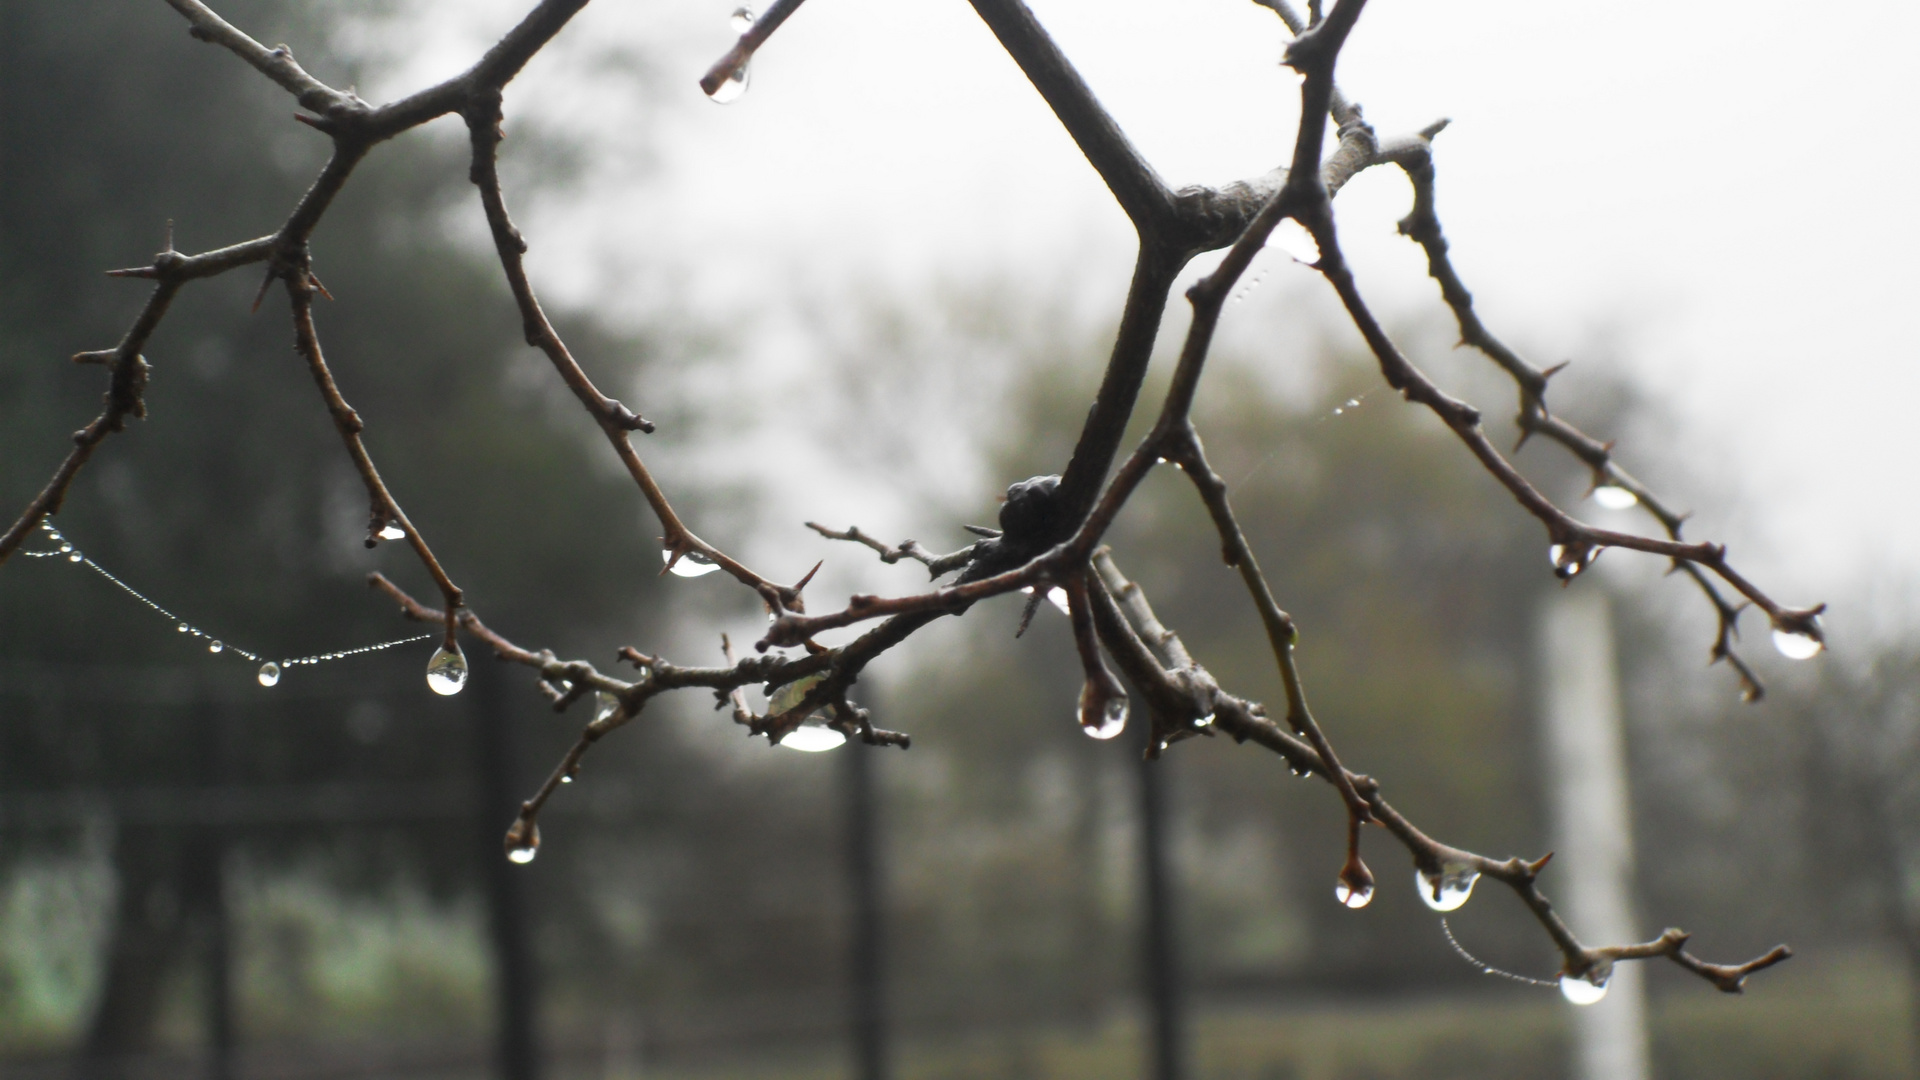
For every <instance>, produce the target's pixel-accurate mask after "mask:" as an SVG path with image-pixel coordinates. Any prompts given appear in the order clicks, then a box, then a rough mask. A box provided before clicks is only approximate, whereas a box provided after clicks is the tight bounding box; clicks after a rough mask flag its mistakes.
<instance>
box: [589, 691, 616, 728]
mask: <svg viewBox="0 0 1920 1080" xmlns="http://www.w3.org/2000/svg"><path fill="white" fill-rule="evenodd" d="M619 711H620V699H619V698H617V697H614V696H613V695H612V694H609V693H607V692H606V691H605V690H602V691H600V692H599V693H597V694H595V695H593V722H594V723H596V724H604V723H606V722H607V721H608V720H611V719H613V715H614V714H615V713H617V712H619Z"/></svg>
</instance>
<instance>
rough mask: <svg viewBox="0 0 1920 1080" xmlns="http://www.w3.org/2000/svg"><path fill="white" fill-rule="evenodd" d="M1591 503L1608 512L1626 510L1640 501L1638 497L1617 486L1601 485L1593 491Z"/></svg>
mask: <svg viewBox="0 0 1920 1080" xmlns="http://www.w3.org/2000/svg"><path fill="white" fill-rule="evenodd" d="M1593 501H1594V502H1597V503H1599V504H1600V505H1601V506H1603V507H1606V508H1607V509H1608V510H1627V509H1631V508H1632V507H1633V505H1634V504H1635V503H1637V502H1639V501H1640V496H1638V495H1635V494H1634V493H1633V492H1631V491H1628V490H1627V489H1626V488H1623V487H1621V486H1620V485H1618V484H1601V485H1600V486H1599V487H1597V488H1594V489H1593Z"/></svg>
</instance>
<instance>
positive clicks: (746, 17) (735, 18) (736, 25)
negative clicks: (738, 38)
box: [727, 7, 754, 34]
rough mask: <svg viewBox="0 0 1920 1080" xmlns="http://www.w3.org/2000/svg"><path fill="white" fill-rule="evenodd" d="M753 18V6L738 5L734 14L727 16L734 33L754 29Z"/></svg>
mask: <svg viewBox="0 0 1920 1080" xmlns="http://www.w3.org/2000/svg"><path fill="white" fill-rule="evenodd" d="M753 19H754V15H753V9H752V8H750V7H737V8H734V9H733V14H732V15H729V16H727V25H728V26H731V27H733V32H734V33H736V34H744V33H746V32H747V31H749V30H751V29H753Z"/></svg>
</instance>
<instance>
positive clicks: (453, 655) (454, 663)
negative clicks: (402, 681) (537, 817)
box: [427, 645, 538, 859]
mask: <svg viewBox="0 0 1920 1080" xmlns="http://www.w3.org/2000/svg"><path fill="white" fill-rule="evenodd" d="M466 685H467V658H466V656H465V655H464V654H462V653H461V652H460V646H459V645H455V646H454V647H453V648H451V649H449V648H447V647H446V646H444V645H443V646H441V647H440V648H438V649H435V650H434V651H433V659H431V660H428V661H427V688H428V689H429V690H432V691H433V692H434V693H436V694H439V695H440V696H441V697H452V696H453V695H455V694H457V693H459V692H460V689H461V688H462V687H464V686H466ZM535 842H536V843H538V841H537V840H536V841H535ZM528 858H529V859H531V858H532V856H531V855H529V856H528Z"/></svg>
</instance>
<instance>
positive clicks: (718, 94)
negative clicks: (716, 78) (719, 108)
mask: <svg viewBox="0 0 1920 1080" xmlns="http://www.w3.org/2000/svg"><path fill="white" fill-rule="evenodd" d="M748 78H749V75H748V72H747V62H746V61H744V60H742V61H741V62H740V66H739V67H737V68H734V69H733V70H732V71H729V72H727V77H726V78H724V79H722V80H720V84H719V85H718V86H715V87H714V88H713V93H711V94H708V95H707V98H708V99H709V100H710V101H712V102H713V103H714V104H716V105H727V104H731V103H732V102H735V101H738V100H740V95H742V94H744V93H746V92H747V79H748Z"/></svg>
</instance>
